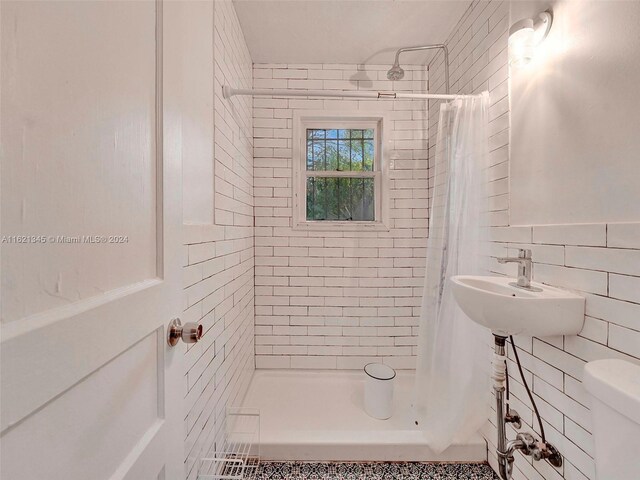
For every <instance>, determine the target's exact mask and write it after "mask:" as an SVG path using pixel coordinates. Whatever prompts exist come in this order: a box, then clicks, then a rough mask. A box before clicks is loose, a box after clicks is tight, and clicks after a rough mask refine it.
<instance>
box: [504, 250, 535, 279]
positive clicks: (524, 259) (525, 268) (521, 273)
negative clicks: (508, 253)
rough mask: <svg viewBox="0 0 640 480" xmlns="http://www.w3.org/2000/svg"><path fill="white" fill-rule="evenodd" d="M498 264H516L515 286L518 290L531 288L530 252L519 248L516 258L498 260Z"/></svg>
mask: <svg viewBox="0 0 640 480" xmlns="http://www.w3.org/2000/svg"><path fill="white" fill-rule="evenodd" d="M498 263H517V264H518V281H517V282H516V284H515V286H517V287H520V288H531V265H532V262H531V250H529V249H524V248H521V249H519V250H518V256H517V257H502V258H498Z"/></svg>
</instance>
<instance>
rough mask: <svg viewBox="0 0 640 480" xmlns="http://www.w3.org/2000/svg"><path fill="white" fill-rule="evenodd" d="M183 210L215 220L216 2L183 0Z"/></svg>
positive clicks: (188, 216) (192, 219)
mask: <svg viewBox="0 0 640 480" xmlns="http://www.w3.org/2000/svg"><path fill="white" fill-rule="evenodd" d="M184 3H185V5H183V6H182V7H183V13H184V15H183V16H182V17H181V18H180V20H179V21H180V22H181V23H180V25H181V28H182V32H183V35H182V42H183V43H182V45H181V47H182V56H181V61H182V65H181V68H182V72H183V77H184V82H183V86H184V89H183V92H182V106H183V112H184V114H183V117H182V183H183V189H182V210H183V213H184V223H206V224H212V223H213V128H214V126H213V117H214V115H213V101H214V92H213V88H212V85H213V70H214V60H213V2H193V1H192V2H184Z"/></svg>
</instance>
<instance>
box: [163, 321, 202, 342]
mask: <svg viewBox="0 0 640 480" xmlns="http://www.w3.org/2000/svg"><path fill="white" fill-rule="evenodd" d="M201 338H202V325H201V324H199V323H193V322H188V323H185V324H184V325H182V322H181V321H180V319H179V318H174V319H173V320H171V322H170V323H169V328H168V329H167V343H168V344H169V346H171V347H175V346H176V345H177V343H178V340H180V339H182V341H183V342H184V343H196V342H197V341H198V340H200V339H201Z"/></svg>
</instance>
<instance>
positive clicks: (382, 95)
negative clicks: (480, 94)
mask: <svg viewBox="0 0 640 480" xmlns="http://www.w3.org/2000/svg"><path fill="white" fill-rule="evenodd" d="M236 95H251V96H273V97H329V98H375V99H380V100H398V99H403V98H406V99H416V100H417V99H422V100H455V99H456V98H465V97H472V96H473V95H451V94H440V93H402V92H376V91H357V92H344V91H339V90H290V89H286V88H285V89H274V90H271V89H269V90H267V89H254V88H231V87H229V86H228V85H225V86H223V87H222V96H223V97H224V98H231V97H234V96H236Z"/></svg>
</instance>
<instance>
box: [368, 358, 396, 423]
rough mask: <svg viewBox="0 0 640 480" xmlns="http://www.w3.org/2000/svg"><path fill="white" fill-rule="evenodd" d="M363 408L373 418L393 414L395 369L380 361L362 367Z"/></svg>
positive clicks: (382, 417)
mask: <svg viewBox="0 0 640 480" xmlns="http://www.w3.org/2000/svg"><path fill="white" fill-rule="evenodd" d="M364 373H366V374H367V378H366V380H365V384H364V410H365V412H367V413H368V414H369V415H371V416H372V417H373V418H377V419H379V420H386V419H387V418H390V417H391V415H392V414H393V383H394V381H393V379H394V378H396V371H395V370H394V369H393V368H391V367H390V366H388V365H383V364H382V363H369V364H367V365H365V367H364Z"/></svg>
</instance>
